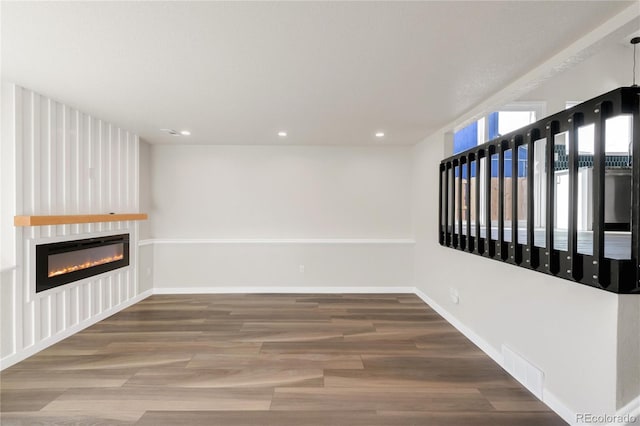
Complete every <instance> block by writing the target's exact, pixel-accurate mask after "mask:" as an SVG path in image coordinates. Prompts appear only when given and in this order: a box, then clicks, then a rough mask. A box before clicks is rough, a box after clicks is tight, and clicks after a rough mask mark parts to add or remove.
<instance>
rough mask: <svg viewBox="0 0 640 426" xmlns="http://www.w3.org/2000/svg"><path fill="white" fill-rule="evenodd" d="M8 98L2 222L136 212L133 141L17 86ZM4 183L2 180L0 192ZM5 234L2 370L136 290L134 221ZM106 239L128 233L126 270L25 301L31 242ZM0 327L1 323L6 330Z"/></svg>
mask: <svg viewBox="0 0 640 426" xmlns="http://www.w3.org/2000/svg"><path fill="white" fill-rule="evenodd" d="M9 92H10V93H5V94H9V95H10V96H11V97H12V98H13V99H12V108H11V110H10V111H8V113H10V114H11V115H12V116H13V117H12V120H11V122H10V123H9V125H10V126H12V132H11V135H10V136H11V138H10V139H11V140H5V141H3V144H5V143H12V144H13V145H14V149H15V151H14V158H13V160H14V162H15V176H14V178H15V182H14V184H15V194H16V196H15V200H14V202H15V205H14V206H3V210H4V212H3V215H14V214H15V215H56V214H97V213H110V212H115V213H121V212H125V211H126V212H132V211H137V210H138V137H137V136H136V135H135V134H132V133H130V132H128V131H126V130H123V129H120V128H118V127H117V126H115V125H113V124H110V123H106V122H104V121H102V120H99V119H97V118H95V117H91V116H90V115H87V114H85V113H83V112H82V111H79V110H77V109H74V108H71V107H69V106H67V105H64V104H62V103H59V102H57V101H55V100H52V99H49V98H47V97H45V96H42V95H39V94H38V93H35V92H32V91H30V90H27V89H24V88H21V87H19V86H13V87H12V89H11V90H10V91H9ZM5 105H6V103H5ZM3 114H4V112H3ZM5 124H6V123H5ZM4 135H7V133H5V134H4ZM6 161H9V159H7V158H5V159H4V160H3V164H6V163H5V162H6ZM10 184H11V182H3V190H4V188H5V185H10ZM11 207H13V208H11ZM9 210H14V211H9ZM3 229H7V228H6V227H5V228H3ZM12 232H13V233H14V234H13V235H12V236H13V237H15V243H14V244H12V245H13V247H7V246H6V245H5V246H4V247H3V251H4V252H5V253H6V252H7V251H9V252H10V251H12V250H13V253H12V254H13V256H4V255H3V260H4V261H5V262H6V260H5V259H6V258H13V259H15V265H3V268H4V270H3V272H2V284H1V286H2V288H1V296H2V307H3V313H2V322H3V325H2V340H1V342H0V343H1V353H0V355H1V357H2V367H3V368H5V367H7V366H9V365H11V364H13V363H15V362H17V361H20V360H21V359H23V358H25V357H26V356H29V355H31V354H32V353H35V352H37V351H39V350H40V349H42V348H44V347H46V346H48V345H50V344H52V343H55V342H56V341H58V340H60V339H62V338H64V337H66V336H68V335H70V334H72V333H74V332H76V331H78V330H80V329H81V328H84V327H86V326H87V325H90V324H92V323H94V322H96V321H98V320H100V319H102V318H104V317H106V316H108V315H110V314H112V313H114V312H116V311H117V310H119V309H121V308H123V307H125V306H127V305H129V304H131V303H132V302H133V301H135V300H136V298H137V296H138V294H139V290H138V286H137V273H136V264H137V241H138V236H137V224H136V223H135V222H113V223H95V224H94V223H89V224H71V225H56V226H40V227H24V228H15V229H13V230H12ZM109 232H112V233H127V232H128V233H130V238H131V264H130V265H129V266H128V267H125V268H122V269H119V270H116V271H112V272H109V273H105V274H102V275H99V276H96V277H92V278H87V279H85V280H81V281H77V282H75V283H70V284H66V285H64V286H61V287H58V288H55V289H51V290H48V291H44V292H41V293H38V294H36V293H35V290H34V273H35V271H34V261H35V259H34V247H35V243H36V242H38V243H46V242H55V241H62V240H70V239H78V238H84V237H90V236H94V235H102V234H105V233H109ZM3 240H5V236H4V235H3ZM11 240H12V238H7V239H6V240H5V241H11ZM3 244H5V243H3ZM9 301H12V303H9ZM10 305H11V306H12V309H11V310H10V311H6V310H5V309H4V308H5V307H8V306H10ZM5 321H9V325H7V324H6V323H5Z"/></svg>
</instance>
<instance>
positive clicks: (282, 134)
mask: <svg viewBox="0 0 640 426" xmlns="http://www.w3.org/2000/svg"><path fill="white" fill-rule="evenodd" d="M278 136H280V137H282V138H284V137H285V136H287V132H283V131H280V132H278Z"/></svg>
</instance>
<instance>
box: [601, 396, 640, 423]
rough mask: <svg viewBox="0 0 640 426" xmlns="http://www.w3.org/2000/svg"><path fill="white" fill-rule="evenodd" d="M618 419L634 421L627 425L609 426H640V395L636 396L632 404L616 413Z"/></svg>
mask: <svg viewBox="0 0 640 426" xmlns="http://www.w3.org/2000/svg"><path fill="white" fill-rule="evenodd" d="M616 417H618V418H622V419H624V418H626V419H634V421H628V422H625V423H610V424H609V425H607V426H638V425H640V395H638V396H636V397H635V398H634V399H633V400H632V401H631V402H629V403H628V404H627V405H625V406H624V407H622V408H621V409H619V410H618V412H617V413H616Z"/></svg>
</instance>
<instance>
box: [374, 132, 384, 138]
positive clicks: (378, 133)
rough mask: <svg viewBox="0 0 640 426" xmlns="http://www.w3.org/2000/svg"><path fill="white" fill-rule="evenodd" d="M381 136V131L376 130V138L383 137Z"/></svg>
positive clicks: (382, 134)
mask: <svg viewBox="0 0 640 426" xmlns="http://www.w3.org/2000/svg"><path fill="white" fill-rule="evenodd" d="M383 137H384V133H383V132H376V138H383Z"/></svg>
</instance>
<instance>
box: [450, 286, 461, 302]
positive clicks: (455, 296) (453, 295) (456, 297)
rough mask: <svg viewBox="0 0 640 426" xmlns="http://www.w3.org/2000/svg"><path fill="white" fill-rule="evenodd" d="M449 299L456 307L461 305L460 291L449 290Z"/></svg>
mask: <svg viewBox="0 0 640 426" xmlns="http://www.w3.org/2000/svg"><path fill="white" fill-rule="evenodd" d="M449 298H450V299H451V302H452V303H454V304H455V305H457V304H458V303H460V295H459V294H458V289H456V288H453V287H451V288H449Z"/></svg>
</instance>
